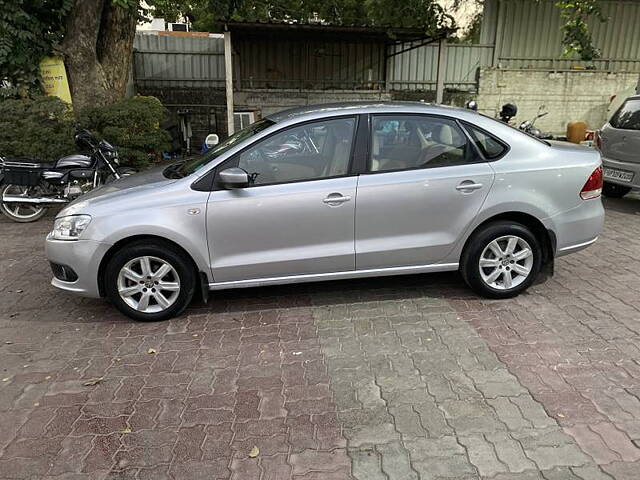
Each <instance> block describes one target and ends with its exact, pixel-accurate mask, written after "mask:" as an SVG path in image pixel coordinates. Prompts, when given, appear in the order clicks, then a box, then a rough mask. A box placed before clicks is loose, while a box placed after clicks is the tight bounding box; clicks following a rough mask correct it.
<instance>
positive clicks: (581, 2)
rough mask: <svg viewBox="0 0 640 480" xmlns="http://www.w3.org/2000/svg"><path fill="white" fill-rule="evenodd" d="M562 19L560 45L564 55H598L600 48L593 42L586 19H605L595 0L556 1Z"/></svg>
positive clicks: (581, 57)
mask: <svg viewBox="0 0 640 480" xmlns="http://www.w3.org/2000/svg"><path fill="white" fill-rule="evenodd" d="M556 6H557V7H558V8H559V9H560V15H561V16H562V18H563V19H564V24H563V25H562V45H563V47H564V55H565V56H567V57H568V56H571V55H574V54H575V55H578V56H579V57H580V59H581V60H587V61H588V60H593V59H596V58H598V57H600V50H599V49H598V48H596V46H595V45H594V44H593V37H592V36H591V31H590V30H589V25H588V23H587V21H588V20H589V19H591V18H593V19H595V20H599V21H601V22H604V21H606V18H605V16H604V15H603V13H602V8H601V7H600V4H599V2H598V1H597V0H561V1H558V2H557V3H556Z"/></svg>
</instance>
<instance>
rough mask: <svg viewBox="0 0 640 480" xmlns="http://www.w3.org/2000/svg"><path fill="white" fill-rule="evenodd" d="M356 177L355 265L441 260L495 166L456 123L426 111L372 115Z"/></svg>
mask: <svg viewBox="0 0 640 480" xmlns="http://www.w3.org/2000/svg"><path fill="white" fill-rule="evenodd" d="M367 163H368V164H367V166H366V172H365V173H363V174H362V175H360V178H359V181H358V192H357V203H356V268H357V270H368V269H376V268H393V267H404V266H416V265H429V264H434V263H439V262H441V261H443V260H444V259H445V258H446V256H447V254H448V253H449V252H451V250H452V249H453V247H454V246H455V244H456V242H457V241H458V240H459V239H460V237H461V235H462V234H463V232H464V231H465V229H466V227H467V226H468V225H469V223H470V222H471V220H472V219H473V218H474V216H475V215H476V214H477V213H478V211H479V209H480V207H481V205H482V203H483V202H484V200H485V198H486V197H487V193H488V192H489V189H490V188H491V184H492V182H493V178H494V173H493V169H492V168H491V166H490V165H489V164H488V163H487V162H486V161H485V160H484V159H483V158H482V157H481V156H480V154H479V152H478V150H477V149H476V148H475V147H474V145H472V143H471V142H470V140H469V139H468V137H467V135H466V134H465V132H464V131H463V130H462V128H461V127H460V125H459V124H458V123H457V122H456V121H455V120H453V119H450V118H445V117H439V116H428V115H400V114H394V115H374V116H373V117H372V120H371V146H370V154H369V159H368V162H367Z"/></svg>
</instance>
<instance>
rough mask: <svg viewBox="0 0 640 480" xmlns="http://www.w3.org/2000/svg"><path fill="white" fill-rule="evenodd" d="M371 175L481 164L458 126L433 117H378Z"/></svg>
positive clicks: (372, 144)
mask: <svg viewBox="0 0 640 480" xmlns="http://www.w3.org/2000/svg"><path fill="white" fill-rule="evenodd" d="M370 152H371V155H370V158H369V165H368V171H370V172H388V171H395V170H412V169H417V168H437V167H451V166H455V165H464V164H467V163H473V162H477V161H479V160H481V159H480V158H478V156H477V154H476V153H475V152H474V149H473V147H472V146H471V144H470V143H469V142H468V140H467V137H466V135H465V134H464V132H463V131H462V130H461V129H460V127H459V126H458V124H457V123H456V122H455V121H454V120H452V119H448V118H443V117H436V116H429V115H411V114H406V115H374V116H373V121H372V133H371V148H370Z"/></svg>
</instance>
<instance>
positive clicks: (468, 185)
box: [456, 180, 482, 192]
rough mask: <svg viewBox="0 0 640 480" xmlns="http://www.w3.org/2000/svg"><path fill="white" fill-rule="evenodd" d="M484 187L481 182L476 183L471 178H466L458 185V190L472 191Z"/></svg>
mask: <svg viewBox="0 0 640 480" xmlns="http://www.w3.org/2000/svg"><path fill="white" fill-rule="evenodd" d="M481 188H482V184H481V183H475V182H473V181H471V180H465V181H464V182H462V183H461V184H460V185H458V186H457V187H456V190H458V191H460V192H472V191H474V190H479V189H481Z"/></svg>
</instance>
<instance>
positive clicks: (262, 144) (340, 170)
mask: <svg viewBox="0 0 640 480" xmlns="http://www.w3.org/2000/svg"><path fill="white" fill-rule="evenodd" d="M355 126H356V120H355V118H354V117H349V118H334V119H326V120H320V121H317V122H309V123H305V124H302V125H298V126H295V127H291V128H287V129H285V130H284V131H282V132H279V133H276V134H274V135H271V136H270V137H268V138H266V139H264V140H260V141H259V142H257V143H256V144H255V145H252V146H251V147H249V148H247V149H246V150H244V151H243V152H241V153H240V154H238V155H237V156H236V157H235V158H234V159H233V161H232V162H231V163H234V164H235V165H237V166H238V167H240V168H242V169H243V170H245V171H246V172H247V173H249V175H250V176H251V178H252V185H269V184H274V183H286V182H294V181H305V180H317V179H321V178H330V177H338V176H342V175H346V174H347V173H348V172H349V160H350V158H351V148H352V145H353V136H354V133H355Z"/></svg>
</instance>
